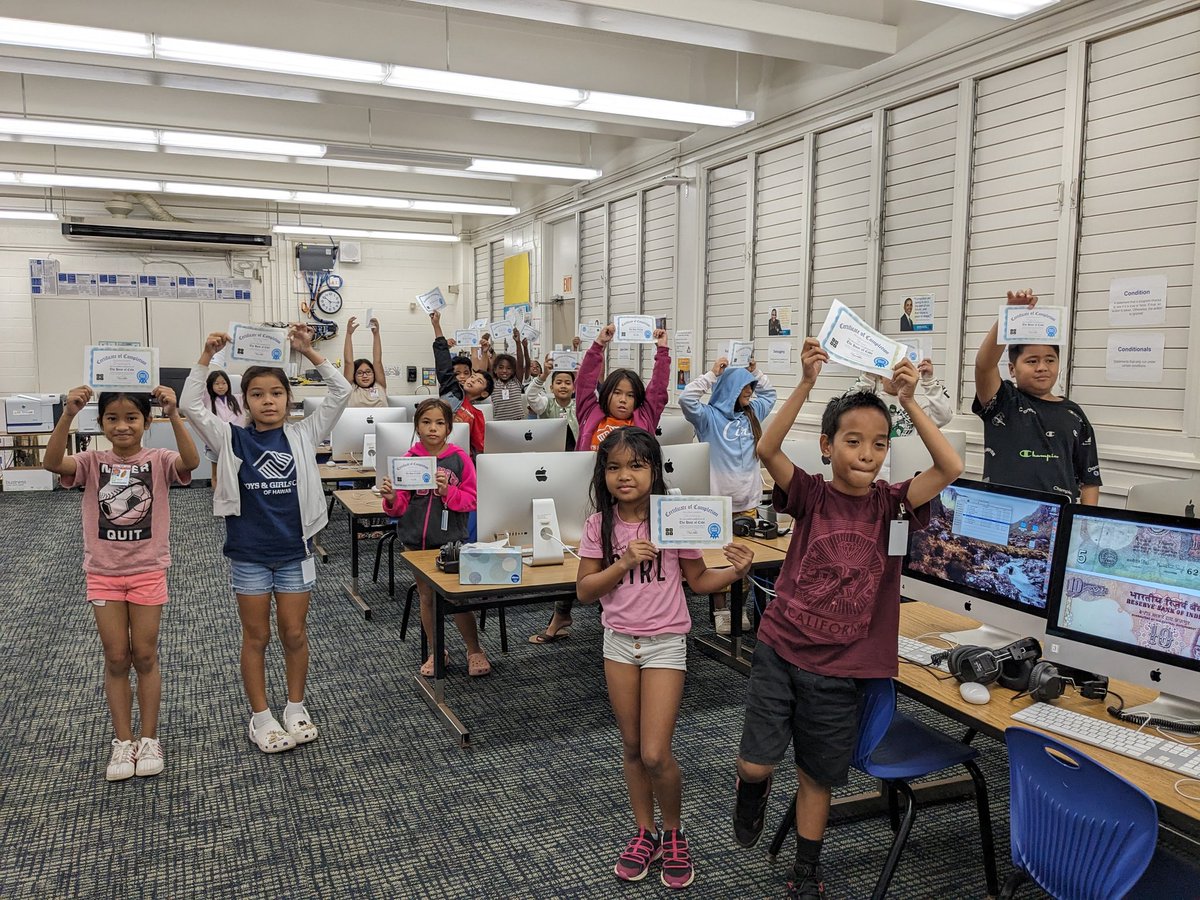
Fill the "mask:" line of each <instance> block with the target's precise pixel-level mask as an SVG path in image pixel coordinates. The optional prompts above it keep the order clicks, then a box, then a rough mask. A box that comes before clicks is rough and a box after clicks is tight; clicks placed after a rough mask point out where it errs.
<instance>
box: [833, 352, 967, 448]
mask: <svg viewBox="0 0 1200 900" xmlns="http://www.w3.org/2000/svg"><path fill="white" fill-rule="evenodd" d="M917 374H918V375H919V376H920V381H919V382H918V385H917V393H916V397H917V405H918V406H920V407H921V409H923V410H925V415H927V416H929V418H931V419H933V424H934V425H936V426H937V427H938V428H945V427H946V426H947V425H949V424H950V420H951V419H953V418H954V405H953V404H952V403H951V402H950V392H949V391H947V390H946V385H945V384H943V383H942V380H941V379H940V378H934V377H933V360H931V359H923V360H921V362H920V363H919V364H918V365H917ZM880 389H882V390H883V393H885V394H887V395H888V397H895V396H896V395H897V394H898V393H899V391H900V388H899V386H898V385H897V384H896V382H895V381H894V380H893V379H891V378H885V377H884V376H882V375H873V374H871V373H868V372H862V373H860V374H859V376H858V380H857V381H856V382H854V386H853V387H852V388H850V390H852V391H867V392H868V393H872V394H878V393H879V391H880ZM883 399H884V403H886V404H887V408H888V413H889V414H890V415H891V417H892V434H891V437H894V438H898V437H908V436H909V435H910V434H912V433H913V432H914V431H916V429H915V428H913V423H912V419H910V418H909V417H908V413H906V412H905V411H904V408H903V407H902V406H901V405H900V404H899V402H897V401H895V400H889V399H887V398H886V397H885V398H883Z"/></svg>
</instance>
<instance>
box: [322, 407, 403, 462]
mask: <svg viewBox="0 0 1200 900" xmlns="http://www.w3.org/2000/svg"><path fill="white" fill-rule="evenodd" d="M407 417H408V413H407V411H406V410H403V409H388V408H387V407H386V406H384V407H366V408H360V409H344V410H342V415H341V418H339V419H338V420H337V424H336V425H334V426H333V458H334V459H358V457H359V456H360V455H361V454H362V448H363V438H364V437H366V436H367V435H368V434H373V433H374V432H375V426H376V425H381V424H383V423H385V422H403V421H404V420H405V419H406V418H407Z"/></svg>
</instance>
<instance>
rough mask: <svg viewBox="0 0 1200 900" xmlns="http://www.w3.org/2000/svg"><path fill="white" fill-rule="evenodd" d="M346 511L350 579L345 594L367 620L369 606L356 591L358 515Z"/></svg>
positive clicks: (368, 618) (368, 617)
mask: <svg viewBox="0 0 1200 900" xmlns="http://www.w3.org/2000/svg"><path fill="white" fill-rule="evenodd" d="M346 512H347V516H346V518H348V519H349V520H350V579H349V581H347V582H346V583H345V587H346V596H347V597H349V598H350V601H351V602H352V603H353V604H354V605H355V606H357V607H358V608H359V609H360V610H362V614H363V618H364V619H367V620H368V621H369V620H370V618H371V607H370V606H369V605H368V604H367V601H366V600H364V599H363V596H362V594H360V593H359V591H358V524H357V523H358V517H357V516H355V515H354V514H353V513H351V512H350V511H349V510H347V511H346Z"/></svg>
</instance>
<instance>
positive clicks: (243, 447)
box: [224, 425, 308, 565]
mask: <svg viewBox="0 0 1200 900" xmlns="http://www.w3.org/2000/svg"><path fill="white" fill-rule="evenodd" d="M230 430H231V431H232V433H233V453H234V455H235V456H236V457H238V459H240V460H241V461H242V465H241V467H240V468H239V469H238V489H239V491H240V493H241V496H242V513H241V515H239V516H226V518H225V548H224V553H225V555H226V556H227V557H229V558H230V559H233V560H237V561H238V562H252V563H265V564H271V565H274V564H277V563H285V562H293V561H294V560H298V559H303V558H304V557H305V556H307V555H308V554H307V551H306V549H305V546H304V538H303V529H302V528H301V525H300V498H299V496H298V495H297V493H296V460H295V459H294V458H293V456H292V448H291V445H290V444H288V439H287V435H286V434H284V432H283V429H282V428H272V429H270V430H268V431H259V430H258V429H256V428H254V427H253V426H251V427H250V428H241V427H238V426H236V425H234V426H232V427H231V428H230Z"/></svg>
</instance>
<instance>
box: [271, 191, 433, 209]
mask: <svg viewBox="0 0 1200 900" xmlns="http://www.w3.org/2000/svg"><path fill="white" fill-rule="evenodd" d="M293 199H294V200H295V201H296V202H297V203H312V204H315V205H317V206H360V207H366V208H369V209H412V208H413V202H412V201H411V200H406V199H404V198H400V197H373V196H370V195H369V194H331V193H327V192H325V191H296V192H295V193H294V194H293Z"/></svg>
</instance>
